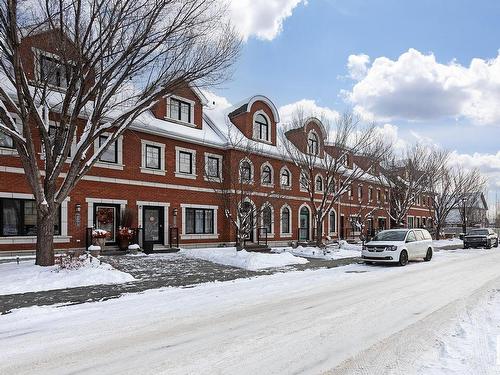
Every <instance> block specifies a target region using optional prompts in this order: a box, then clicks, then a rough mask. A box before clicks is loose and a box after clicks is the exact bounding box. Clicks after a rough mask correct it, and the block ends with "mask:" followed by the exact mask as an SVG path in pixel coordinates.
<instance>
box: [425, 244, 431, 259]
mask: <svg viewBox="0 0 500 375" xmlns="http://www.w3.org/2000/svg"><path fill="white" fill-rule="evenodd" d="M431 259H432V249H431V248H430V247H429V248H428V249H427V254H425V258H424V260H425V261H426V262H428V261H430V260H431Z"/></svg>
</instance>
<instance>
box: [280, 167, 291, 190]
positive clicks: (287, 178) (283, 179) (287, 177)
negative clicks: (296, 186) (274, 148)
mask: <svg viewBox="0 0 500 375" xmlns="http://www.w3.org/2000/svg"><path fill="white" fill-rule="evenodd" d="M280 184H281V187H282V188H284V189H290V188H291V187H292V173H291V172H290V170H289V169H288V168H287V167H283V168H281V172H280Z"/></svg>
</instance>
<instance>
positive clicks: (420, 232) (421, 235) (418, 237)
mask: <svg viewBox="0 0 500 375" xmlns="http://www.w3.org/2000/svg"><path fill="white" fill-rule="evenodd" d="M415 235H416V237H417V241H423V240H424V234H423V233H422V231H421V230H416V231H415Z"/></svg>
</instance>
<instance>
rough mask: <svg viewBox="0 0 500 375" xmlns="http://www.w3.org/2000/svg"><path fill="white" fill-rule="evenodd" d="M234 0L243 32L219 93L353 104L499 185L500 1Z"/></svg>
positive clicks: (287, 102) (329, 105)
mask: <svg viewBox="0 0 500 375" xmlns="http://www.w3.org/2000/svg"><path fill="white" fill-rule="evenodd" d="M231 7H232V8H231V9H232V12H233V13H232V14H233V19H234V23H235V25H236V26H237V27H238V29H239V30H240V32H241V33H242V35H243V36H244V38H245V43H244V45H243V49H242V54H241V58H240V60H239V61H238V63H237V65H236V67H235V71H234V76H233V79H232V80H231V81H229V82H226V83H225V84H224V85H223V86H222V87H220V88H219V89H217V90H215V93H216V94H217V95H219V96H222V97H225V98H226V99H227V100H228V101H229V102H230V103H236V102H238V101H240V100H241V99H243V98H245V97H248V96H250V95H253V94H257V93H258V94H264V95H266V96H268V97H269V98H270V99H271V100H272V101H274V102H275V104H276V105H277V106H278V107H281V108H282V110H284V108H291V107H293V106H294V105H298V104H297V103H304V100H307V101H308V103H309V107H310V108H311V109H312V110H315V111H322V110H332V111H339V112H340V111H343V110H345V109H349V108H354V109H355V110H356V111H359V112H360V113H362V114H363V115H365V116H366V118H369V119H371V120H374V121H376V123H377V124H379V125H380V126H381V127H383V126H385V128H386V129H387V130H388V131H389V132H390V133H391V134H390V136H391V137H394V138H395V139H396V138H397V140H398V141H400V142H403V144H404V143H405V142H406V143H412V142H415V141H417V140H421V141H422V140H423V141H428V142H432V143H435V144H438V145H440V146H442V147H445V148H447V149H449V150H450V151H454V154H453V156H454V158H455V159H456V160H457V162H460V163H463V164H464V165H466V166H474V167H479V168H481V169H482V170H483V171H484V172H485V173H487V174H488V176H489V177H490V179H491V181H490V182H491V183H490V188H491V189H492V190H495V189H498V188H500V152H499V147H498V139H499V138H500V126H499V124H500V57H498V50H499V48H500V40H499V39H498V36H499V35H500V22H498V20H499V16H500V2H499V1H494V0H491V1H481V0H479V1H477V0H476V1H472V0H470V1H466V0H434V1H431V0H419V1H409V0H408V1H403V0H399V1H398V0H308V1H303V0H253V1H251V0H232V5H231ZM348 63H349V66H348ZM471 63H472V65H471ZM497 106H498V107H499V109H496V107H497ZM309 107H308V108H309ZM285 112H286V111H285Z"/></svg>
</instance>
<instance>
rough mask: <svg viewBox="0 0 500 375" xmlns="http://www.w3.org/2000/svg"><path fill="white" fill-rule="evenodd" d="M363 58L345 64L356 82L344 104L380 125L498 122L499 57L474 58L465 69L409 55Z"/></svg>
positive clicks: (429, 57)
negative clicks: (454, 120)
mask: <svg viewBox="0 0 500 375" xmlns="http://www.w3.org/2000/svg"><path fill="white" fill-rule="evenodd" d="M362 56H366V55H351V56H349V58H348V69H349V74H350V76H351V77H352V78H353V79H354V80H355V81H356V83H355V85H354V87H353V88H352V91H350V92H348V93H347V94H348V95H347V98H348V100H349V101H350V102H351V103H352V104H353V105H354V106H355V107H356V110H357V111H359V112H361V113H371V114H372V115H373V116H375V117H376V118H379V119H385V120H390V119H405V120H429V119H439V118H443V117H452V118H460V117H465V118H468V119H470V120H472V121H473V122H474V123H477V124H489V123H494V122H497V121H500V106H499V105H498V103H499V102H500V54H499V55H498V56H497V57H496V58H495V59H491V60H483V59H479V58H475V59H473V60H472V61H471V63H470V64H469V66H468V67H465V66H462V65H460V64H458V63H457V62H455V61H453V62H450V63H448V64H442V63H439V62H437V61H436V58H435V56H434V55H433V54H428V55H425V54H422V53H421V52H419V51H417V50H415V49H409V50H408V51H407V52H405V53H403V54H402V55H400V56H399V57H398V59H397V60H395V61H394V60H391V59H389V58H387V57H379V58H376V59H375V60H374V61H373V63H372V64H371V66H367V64H368V61H369V60H368V58H367V57H362Z"/></svg>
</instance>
